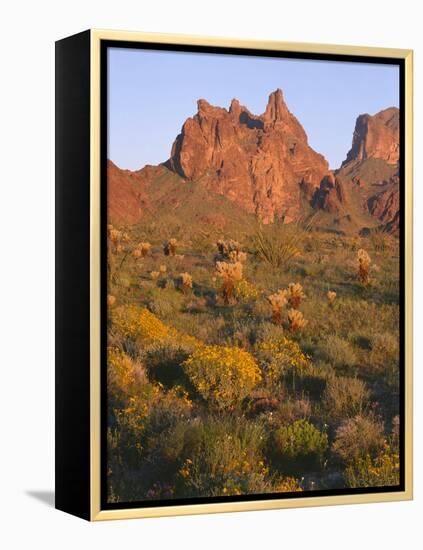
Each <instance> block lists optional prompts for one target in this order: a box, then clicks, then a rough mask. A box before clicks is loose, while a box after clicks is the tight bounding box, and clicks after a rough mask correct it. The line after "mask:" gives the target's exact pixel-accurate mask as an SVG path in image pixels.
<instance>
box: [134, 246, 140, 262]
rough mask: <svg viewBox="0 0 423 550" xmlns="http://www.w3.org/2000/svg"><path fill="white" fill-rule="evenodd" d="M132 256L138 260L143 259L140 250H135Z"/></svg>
mask: <svg viewBox="0 0 423 550" xmlns="http://www.w3.org/2000/svg"><path fill="white" fill-rule="evenodd" d="M132 256H133V257H134V258H135V259H136V260H138V258H141V256H142V252H141V250H140V249H139V248H134V250H133V251H132Z"/></svg>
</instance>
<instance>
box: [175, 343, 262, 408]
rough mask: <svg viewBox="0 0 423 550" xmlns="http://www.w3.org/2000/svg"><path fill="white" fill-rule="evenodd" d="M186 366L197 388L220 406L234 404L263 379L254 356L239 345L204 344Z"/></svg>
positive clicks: (185, 368)
mask: <svg viewBox="0 0 423 550" xmlns="http://www.w3.org/2000/svg"><path fill="white" fill-rule="evenodd" d="M183 368H184V370H185V372H186V373H187V375H188V377H189V379H190V381H191V383H192V384H193V386H194V387H195V389H196V390H197V392H198V393H199V394H200V395H201V396H202V397H203V398H204V399H206V400H207V401H210V402H211V403H212V404H213V405H214V406H216V407H217V408H219V409H224V408H231V407H234V406H235V405H236V404H238V403H239V402H241V401H242V400H243V399H244V398H245V397H246V396H247V395H248V394H249V392H250V391H251V390H252V389H253V388H254V386H255V385H256V384H257V383H258V382H260V380H261V372H260V369H259V367H258V365H257V363H256V361H255V360H254V357H253V356H252V355H250V354H249V353H248V352H246V351H244V350H242V349H240V348H237V347H221V346H202V347H200V348H198V349H197V350H196V351H195V352H194V353H193V354H192V355H191V356H190V357H189V358H188V359H187V360H186V361H185V362H184V364H183Z"/></svg>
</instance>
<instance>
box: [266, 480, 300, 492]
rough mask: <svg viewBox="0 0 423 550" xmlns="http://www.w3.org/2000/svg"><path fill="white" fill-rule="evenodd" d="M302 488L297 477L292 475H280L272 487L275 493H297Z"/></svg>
mask: <svg viewBox="0 0 423 550" xmlns="http://www.w3.org/2000/svg"><path fill="white" fill-rule="evenodd" d="M302 490H303V488H302V487H301V485H300V483H299V481H298V479H295V478H294V477H282V478H281V479H280V480H279V481H277V482H276V483H275V486H274V488H273V491H274V492H275V493H299V492H301V491H302Z"/></svg>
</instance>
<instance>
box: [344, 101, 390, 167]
mask: <svg viewBox="0 0 423 550" xmlns="http://www.w3.org/2000/svg"><path fill="white" fill-rule="evenodd" d="M368 158H377V159H383V160H385V161H386V162H387V163H388V164H396V163H397V162H398V160H399V109H397V108H396V107H390V108H389V109H385V110H384V111H380V113H377V114H376V115H374V116H370V115H368V114H365V115H360V116H359V117H358V118H357V121H356V124H355V130H354V135H353V141H352V147H351V149H350V150H349V152H348V154H347V158H346V160H345V161H344V163H343V164H347V163H349V162H352V161H362V160H366V159H368Z"/></svg>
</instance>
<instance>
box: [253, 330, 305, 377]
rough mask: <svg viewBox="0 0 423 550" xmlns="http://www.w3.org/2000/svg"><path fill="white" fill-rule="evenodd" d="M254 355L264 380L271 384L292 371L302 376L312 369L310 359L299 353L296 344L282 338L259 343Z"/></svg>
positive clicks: (299, 350) (298, 347)
mask: <svg viewBox="0 0 423 550" xmlns="http://www.w3.org/2000/svg"><path fill="white" fill-rule="evenodd" d="M256 353H257V357H258V358H259V360H260V363H261V364H262V366H263V371H264V373H265V377H266V379H268V380H270V381H272V382H279V381H281V380H282V378H283V377H284V376H285V375H286V374H288V373H289V372H292V371H294V372H296V373H298V374H300V375H304V374H306V373H307V372H309V371H310V370H311V369H312V364H311V361H310V357H309V356H308V355H305V354H304V353H303V352H302V351H301V348H300V346H299V345H298V344H297V343H296V342H294V341H293V340H290V339H289V338H286V337H284V336H283V337H282V338H278V339H277V340H276V339H272V340H266V341H264V342H260V343H259V344H258V345H257V346H256Z"/></svg>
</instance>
